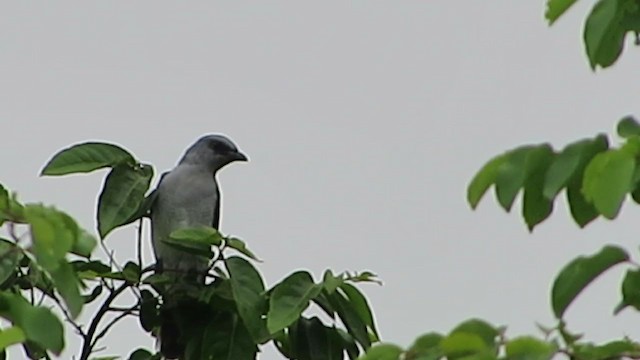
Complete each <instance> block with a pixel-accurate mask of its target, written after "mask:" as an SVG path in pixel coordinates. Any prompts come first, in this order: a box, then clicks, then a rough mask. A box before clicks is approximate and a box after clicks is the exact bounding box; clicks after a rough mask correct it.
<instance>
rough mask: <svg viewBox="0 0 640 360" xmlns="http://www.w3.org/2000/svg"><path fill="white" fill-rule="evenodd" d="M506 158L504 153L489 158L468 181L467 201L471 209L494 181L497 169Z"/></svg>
mask: <svg viewBox="0 0 640 360" xmlns="http://www.w3.org/2000/svg"><path fill="white" fill-rule="evenodd" d="M506 159H507V156H506V155H499V156H496V157H495V158H493V159H491V160H489V162H488V163H486V164H485V165H484V166H483V167H482V169H480V171H478V173H477V174H476V175H475V176H474V177H473V180H471V183H469V187H467V201H468V202H469V205H471V208H472V209H475V208H476V207H477V206H478V203H479V202H480V200H481V199H482V197H483V196H484V194H485V193H486V192H487V190H488V189H489V187H491V185H493V184H494V183H495V181H496V177H497V175H498V169H499V168H500V166H501V165H502V163H503V162H504V161H505V160H506Z"/></svg>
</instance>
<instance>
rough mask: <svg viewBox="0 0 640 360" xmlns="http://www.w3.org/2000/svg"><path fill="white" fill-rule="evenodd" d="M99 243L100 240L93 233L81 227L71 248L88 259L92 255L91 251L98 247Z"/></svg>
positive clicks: (73, 251)
mask: <svg viewBox="0 0 640 360" xmlns="http://www.w3.org/2000/svg"><path fill="white" fill-rule="evenodd" d="M97 244H98V241H97V240H96V238H95V237H94V236H93V235H91V234H89V233H88V232H86V231H85V230H84V229H80V230H79V234H78V237H77V239H76V242H75V243H74V244H73V247H72V248H71V252H72V253H74V254H76V255H78V256H82V257H84V258H87V259H88V258H89V257H91V253H92V252H93V250H94V249H95V248H96V245H97Z"/></svg>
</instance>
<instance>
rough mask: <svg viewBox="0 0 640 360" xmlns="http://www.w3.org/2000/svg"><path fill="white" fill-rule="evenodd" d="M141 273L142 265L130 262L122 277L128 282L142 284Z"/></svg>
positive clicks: (126, 265)
mask: <svg viewBox="0 0 640 360" xmlns="http://www.w3.org/2000/svg"><path fill="white" fill-rule="evenodd" d="M140 271H141V270H140V265H138V264H136V263H134V262H132V261H128V262H127V263H126V264H125V265H124V269H122V276H123V277H124V279H125V280H127V281H128V282H130V283H134V284H136V283H139V282H140Z"/></svg>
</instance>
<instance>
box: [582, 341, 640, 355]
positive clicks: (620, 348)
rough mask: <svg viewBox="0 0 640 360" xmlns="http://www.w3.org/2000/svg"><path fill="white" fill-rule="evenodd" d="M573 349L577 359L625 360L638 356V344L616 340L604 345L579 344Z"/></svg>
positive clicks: (639, 353)
mask: <svg viewBox="0 0 640 360" xmlns="http://www.w3.org/2000/svg"><path fill="white" fill-rule="evenodd" d="M574 348H575V355H576V357H577V358H580V359H589V360H598V359H623V358H624V359H626V358H636V357H638V355H640V344H637V343H634V342H631V341H629V340H616V341H611V342H608V343H606V344H604V345H593V344H591V343H587V344H580V345H578V346H574Z"/></svg>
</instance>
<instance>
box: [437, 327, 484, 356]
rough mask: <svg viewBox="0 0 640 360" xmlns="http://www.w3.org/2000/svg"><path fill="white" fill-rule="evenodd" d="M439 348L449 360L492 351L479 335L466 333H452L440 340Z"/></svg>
mask: <svg viewBox="0 0 640 360" xmlns="http://www.w3.org/2000/svg"><path fill="white" fill-rule="evenodd" d="M440 348H441V349H442V352H443V353H444V355H445V356H447V357H448V358H449V359H458V358H461V357H465V356H470V355H476V354H479V353H483V352H487V351H493V350H492V349H491V348H490V347H488V346H487V344H486V342H485V341H484V340H483V339H482V337H481V336H480V335H477V334H472V333H466V332H452V333H451V334H450V335H449V336H447V337H445V338H444V339H442V341H441V342H440Z"/></svg>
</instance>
